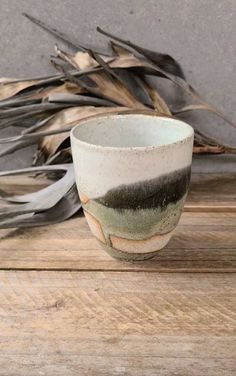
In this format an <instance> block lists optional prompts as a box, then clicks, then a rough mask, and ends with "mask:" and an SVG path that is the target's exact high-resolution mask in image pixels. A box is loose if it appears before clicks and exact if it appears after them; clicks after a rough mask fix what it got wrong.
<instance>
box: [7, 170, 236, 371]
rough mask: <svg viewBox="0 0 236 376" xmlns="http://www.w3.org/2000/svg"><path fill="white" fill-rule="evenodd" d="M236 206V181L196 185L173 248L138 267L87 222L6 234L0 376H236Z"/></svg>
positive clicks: (196, 181) (208, 179)
mask: <svg viewBox="0 0 236 376" xmlns="http://www.w3.org/2000/svg"><path fill="white" fill-rule="evenodd" d="M2 183H4V182H3V181H2ZM5 184H8V183H6V182H5ZM22 184H23V183H22ZM18 189H22V191H25V187H23V185H22V186H21V187H18ZM235 198H236V175H228V174H227V175H224V176H221V177H219V176H217V175H201V176H195V175H194V176H193V179H192V187H191V192H190V194H189V198H188V202H187V205H186V207H185V212H184V214H183V216H182V218H181V221H180V224H179V226H178V228H177V230H176V233H175V236H174V237H173V239H172V240H171V241H170V243H169V245H168V246H167V247H166V249H164V250H162V251H160V253H159V255H158V257H156V258H155V259H154V260H151V261H145V262H139V263H126V262H121V261H116V260H114V259H112V258H110V256H108V255H107V254H106V253H104V251H103V250H101V249H100V247H99V245H98V244H97V242H96V240H95V239H94V238H93V237H92V235H91V234H90V231H89V229H88V226H87V224H86V222H85V219H84V217H83V216H82V215H80V216H79V217H77V218H73V219H71V220H69V221H66V222H64V223H60V224H58V225H52V226H48V227H46V228H37V229H31V230H1V231H0V237H1V240H0V375H4V376H21V375H22V376H28V375H32V376H34V375H47V376H64V375H65V376H70V375H76V376H77V375H79V376H80V375H81V376H83V375H94V376H100V375H107V376H110V375H112V376H113V375H114V376H115V375H130V376H131V375H132V376H133V375H134V376H136V375H138V376H146V375H147V376H156V375H158V376H159V375H160V376H169V375H175V376H176V375H178V376H185V375H191V376H213V375H214V376H218V375H219V376H223V375H224V376H231V375H232V376H233V375H236V275H235V272H236V200H235Z"/></svg>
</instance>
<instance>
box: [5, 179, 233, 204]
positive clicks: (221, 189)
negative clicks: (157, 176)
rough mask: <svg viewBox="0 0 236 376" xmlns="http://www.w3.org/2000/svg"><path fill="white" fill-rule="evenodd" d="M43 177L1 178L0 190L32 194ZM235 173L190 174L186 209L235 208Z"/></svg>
mask: <svg viewBox="0 0 236 376" xmlns="http://www.w3.org/2000/svg"><path fill="white" fill-rule="evenodd" d="M47 183H48V180H46V179H45V178H44V177H41V178H37V179H34V178H33V177H32V178H31V177H24V176H22V177H21V180H20V181H19V179H17V181H16V179H15V177H1V178H0V189H2V190H4V191H8V192H9V193H10V194H13V193H18V194H24V193H25V192H32V191H35V190H37V189H40V188H42V187H44V186H45V185H47ZM235 198H236V173H234V174H233V173H231V174H229V173H227V174H192V177H191V184H190V190H189V194H188V198H187V203H186V207H189V206H192V207H195V206H202V207H211V208H213V207H214V206H220V207H231V208H232V207H233V208H234V207H235V206H236V203H235Z"/></svg>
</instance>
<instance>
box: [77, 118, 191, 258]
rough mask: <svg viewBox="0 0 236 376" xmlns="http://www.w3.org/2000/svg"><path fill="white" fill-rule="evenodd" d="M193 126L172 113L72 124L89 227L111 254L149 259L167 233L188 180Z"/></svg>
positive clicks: (179, 208) (176, 218)
mask: <svg viewBox="0 0 236 376" xmlns="http://www.w3.org/2000/svg"><path fill="white" fill-rule="evenodd" d="M193 135H194V132H193V129H192V128H191V127H190V126H189V125H188V124H186V123H184V122H182V121H180V120H175V119H172V118H168V117H157V116H154V115H146V114H126V115H108V116H103V117H102V116H101V117H99V118H92V119H88V120H84V121H81V122H80V123H79V125H77V126H76V127H75V128H74V129H73V130H72V132H71V146H72V155H73V162H74V169H75V176H76V183H77V187H78V191H79V196H80V199H81V202H82V205H83V209H84V213H85V216H86V219H87V222H88V224H89V227H90V229H91V231H92V233H93V234H94V236H95V237H96V238H97V239H98V241H99V242H100V244H101V245H102V246H103V248H104V249H105V250H106V251H107V252H108V253H109V254H110V255H111V256H113V257H117V258H120V259H125V260H144V259H148V258H151V257H153V256H155V254H156V252H157V251H158V250H160V249H162V248H163V247H164V246H165V245H166V244H167V243H168V241H169V240H170V238H171V236H172V234H173V231H174V229H175V227H176V225H177V223H178V221H179V218H180V215H181V211H182V208H183V205H184V202H185V198H186V195H187V190H188V186H189V180H190V171H191V162H192V147H193Z"/></svg>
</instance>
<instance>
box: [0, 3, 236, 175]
mask: <svg viewBox="0 0 236 376" xmlns="http://www.w3.org/2000/svg"><path fill="white" fill-rule="evenodd" d="M22 12H28V13H30V14H32V15H35V16H36V17H38V18H40V19H42V20H45V21H46V22H48V23H50V24H51V25H54V26H55V27H58V28H60V29H61V30H64V31H65V32H67V33H68V34H69V35H70V36H71V37H72V38H74V40H76V41H78V42H81V43H86V44H90V45H91V46H98V45H99V46H101V49H103V48H104V49H105V45H106V39H105V38H104V37H102V36H101V35H99V34H98V33H96V31H95V27H96V26H97V25H99V26H101V27H103V28H104V29H106V30H109V31H111V32H114V33H115V34H117V35H120V36H122V37H124V38H129V39H131V40H133V41H134V42H136V43H138V44H140V45H143V46H145V47H147V48H148V47H149V48H151V49H156V50H157V51H162V52H165V53H169V54H171V55H173V56H174V57H175V58H176V59H177V60H178V61H179V62H180V63H181V65H182V66H183V68H184V70H185V72H186V75H187V78H188V80H189V82H191V83H192V84H193V85H194V86H195V87H196V88H197V89H198V90H199V91H200V92H201V93H202V95H203V96H204V97H205V98H206V99H207V100H208V101H209V102H210V103H212V104H214V105H216V106H217V107H218V108H220V109H221V110H223V111H224V112H225V113H226V114H227V116H228V117H229V118H231V119H232V120H234V121H235V123H236V111H235V109H236V95H235V94H236V90H235V89H236V64H235V62H236V1H235V0H223V1H222V0H205V1H204V0H129V1H127V0H116V1H115V0H67V1H66V0H65V1H63V0H0V51H1V52H0V76H16V77H24V76H34V75H44V74H48V73H50V72H54V69H53V68H52V67H51V66H50V63H49V55H50V54H52V53H53V45H54V42H55V39H54V38H53V37H51V36H49V35H48V34H46V33H44V32H43V31H41V30H40V29H38V28H37V27H36V26H34V25H33V24H31V23H30V22H29V21H28V20H27V19H25V18H24V17H22V16H21V13H22ZM190 120H191V121H193V123H195V124H196V123H197V124H198V127H199V129H203V127H204V129H205V127H206V124H207V129H208V134H209V135H210V136H211V135H212V136H213V135H215V136H216V137H217V138H218V139H220V140H222V141H224V142H227V143H228V144H231V145H236V130H235V129H233V128H230V126H228V125H227V124H225V123H224V122H223V121H221V120H220V119H217V118H216V117H215V116H213V115H211V116H210V115H205V114H201V115H199V114H197V115H194V116H193V117H192V118H191V119H190ZM12 132H15V130H12V131H11V133H12ZM30 155H31V151H29V150H25V151H24V152H20V153H18V154H17V164H18V165H19V166H23V165H26V164H27V163H29V162H28V161H29V157H30ZM222 161H223V162H222ZM13 163H14V164H15V163H16V158H12V157H10V156H9V157H8V158H7V159H5V160H4V161H3V160H1V161H0V166H1V167H2V168H4V169H5V168H8V167H9V166H13ZM194 163H195V168H196V169H198V170H199V169H200V170H202V171H205V170H209V171H213V170H219V171H226V170H232V169H235V158H233V157H223V158H222V157H216V158H215V159H213V158H212V157H210V158H206V157H201V158H200V159H199V158H197V159H196V161H195V162H194Z"/></svg>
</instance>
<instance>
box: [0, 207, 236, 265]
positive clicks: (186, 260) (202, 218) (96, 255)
mask: <svg viewBox="0 0 236 376" xmlns="http://www.w3.org/2000/svg"><path fill="white" fill-rule="evenodd" d="M29 244H30V247H29ZM0 268H1V269H40V270H41V269H45V270H50V269H52V270H53V269H57V270H60V269H61V270H123V271H139V270H149V271H159V272H166V271H168V272H215V271H219V272H222V271H225V272H233V271H236V213H230V214H229V215H227V216H226V215H225V213H204V214H201V215H200V213H191V215H190V213H184V214H183V215H182V219H181V221H180V224H179V226H178V227H177V229H176V232H175V235H174V236H173V238H172V239H171V241H170V242H169V244H168V245H167V247H166V248H164V249H163V250H161V251H160V252H159V254H158V255H157V256H156V257H155V259H153V260H150V261H144V262H139V263H137V262H136V263H127V262H121V261H117V260H114V259H112V258H111V257H110V256H109V255H107V254H106V253H105V251H104V250H103V249H102V248H101V246H100V245H99V244H98V242H97V241H96V239H95V238H94V237H93V235H92V234H91V232H90V230H89V228H88V225H87V223H86V220H85V218H84V217H82V216H80V217H78V218H73V219H71V220H69V221H66V222H63V223H60V224H57V225H52V226H49V227H46V228H45V227H41V228H35V229H21V230H2V231H0Z"/></svg>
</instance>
